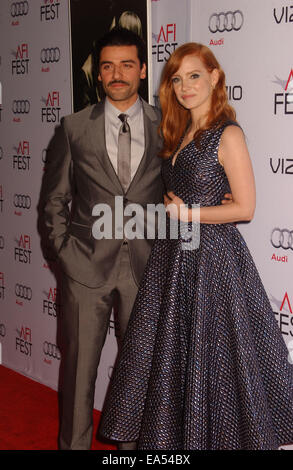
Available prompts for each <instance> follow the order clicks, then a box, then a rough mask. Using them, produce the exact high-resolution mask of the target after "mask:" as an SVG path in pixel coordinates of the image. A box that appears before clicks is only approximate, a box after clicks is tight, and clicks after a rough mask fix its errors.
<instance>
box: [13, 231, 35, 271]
mask: <svg viewBox="0 0 293 470" xmlns="http://www.w3.org/2000/svg"><path fill="white" fill-rule="evenodd" d="M16 242H17V246H16V247H14V261H16V262H18V263H23V264H31V254H32V250H31V237H30V236H29V235H25V234H23V235H21V236H20V239H19V240H16Z"/></svg>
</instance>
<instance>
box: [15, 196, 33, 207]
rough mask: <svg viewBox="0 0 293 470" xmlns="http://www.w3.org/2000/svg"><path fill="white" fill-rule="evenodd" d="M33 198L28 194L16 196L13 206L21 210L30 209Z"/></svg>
mask: <svg viewBox="0 0 293 470" xmlns="http://www.w3.org/2000/svg"><path fill="white" fill-rule="evenodd" d="M31 203H32V201H31V197H30V196H28V195H27V194H14V198H13V204H14V206H15V207H18V208H19V209H29V208H30V207H31Z"/></svg>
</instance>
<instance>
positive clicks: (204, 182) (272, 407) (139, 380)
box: [101, 123, 293, 450]
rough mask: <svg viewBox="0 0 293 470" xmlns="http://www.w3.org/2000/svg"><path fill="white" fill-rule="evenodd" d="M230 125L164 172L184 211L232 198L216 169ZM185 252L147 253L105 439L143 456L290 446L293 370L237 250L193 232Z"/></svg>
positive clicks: (243, 251) (229, 231) (213, 234)
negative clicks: (194, 241)
mask: <svg viewBox="0 0 293 470" xmlns="http://www.w3.org/2000/svg"><path fill="white" fill-rule="evenodd" d="M228 124H233V123H226V125H228ZM226 125H224V126H222V127H220V128H218V129H214V130H210V131H205V133H204V136H203V138H202V141H201V147H200V149H198V148H197V147H196V146H195V143H194V142H193V141H192V142H190V143H189V144H188V145H187V146H186V147H184V148H183V149H182V150H181V151H180V153H179V154H178V156H177V159H176V162H175V164H174V167H173V166H172V161H171V160H172V158H170V159H168V160H166V161H165V162H164V164H163V169H162V172H163V179H164V182H165V185H166V188H167V189H168V190H172V191H173V192H174V193H175V194H176V195H177V196H179V197H180V198H181V199H183V201H184V202H185V203H188V204H192V203H196V204H200V205H201V206H214V205H220V204H221V200H222V199H223V195H224V193H225V192H230V188H229V184H228V180H227V177H226V175H225V172H224V169H223V167H222V166H221V165H220V164H219V163H218V160H217V157H218V147H219V142H220V138H221V135H222V132H223V130H224V128H225V127H226ZM182 243H183V242H182V239H180V238H179V239H177V240H174V239H165V240H163V239H157V240H156V241H155V243H154V246H153V249H152V252H151V255H150V258H149V260H148V263H147V266H146V269H145V272H144V277H143V280H142V282H141V285H140V288H139V292H138V295H137V298H136V301H135V305H134V308H133V312H132V316H131V319H130V322H129V326H128V330H127V333H126V336H125V341H124V346H123V350H122V354H121V357H120V361H119V364H118V366H117V369H116V371H115V373H114V375H113V381H112V387H111V392H110V396H109V399H108V400H107V403H106V406H105V409H104V414H103V418H102V425H101V433H102V434H103V435H104V436H105V437H107V438H110V439H113V440H118V441H138V449H145V450H157V449H158V450H159V449H161V450H178V449H179V450H180V449H182V450H192V449H197V450H209V449H211V450H224V449H244V450H255V449H259V450H268V449H276V448H278V446H279V445H280V444H285V443H292V442H293V366H292V365H291V364H290V362H289V361H288V350H287V347H286V345H285V342H284V340H283V338H282V335H281V333H280V330H279V327H278V324H277V320H276V319H275V316H274V313H273V311H272V309H271V306H270V302H269V300H268V297H267V295H266V293H265V290H264V287H263V285H262V282H261V280H260V278H259V274H258V272H257V269H256V267H255V265H254V262H253V260H252V257H251V255H250V253H249V250H248V248H247V246H246V244H245V241H244V240H243V238H242V236H241V234H240V233H239V231H238V229H237V228H236V227H235V225H234V224H232V223H226V224H218V225H217V224H214V225H211V224H201V226H200V245H199V248H198V249H194V250H183V249H182Z"/></svg>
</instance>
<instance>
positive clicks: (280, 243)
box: [271, 228, 293, 250]
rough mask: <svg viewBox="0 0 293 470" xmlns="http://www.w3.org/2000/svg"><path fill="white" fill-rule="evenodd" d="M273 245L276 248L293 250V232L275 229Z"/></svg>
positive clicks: (272, 236)
mask: <svg viewBox="0 0 293 470" xmlns="http://www.w3.org/2000/svg"><path fill="white" fill-rule="evenodd" d="M271 244H272V245H273V247H275V248H283V250H289V249H290V250H293V230H288V229H286V228H284V229H280V228H274V230H273V231H272V235H271Z"/></svg>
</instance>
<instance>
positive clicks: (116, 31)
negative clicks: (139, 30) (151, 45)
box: [95, 28, 146, 67]
mask: <svg viewBox="0 0 293 470" xmlns="http://www.w3.org/2000/svg"><path fill="white" fill-rule="evenodd" d="M106 46H136V48H137V56H138V58H139V61H140V66H141V67H142V66H143V64H145V63H146V46H145V42H144V40H143V39H142V38H141V37H140V36H138V34H136V33H134V32H133V31H130V30H129V29H126V28H113V29H111V31H109V32H108V33H106V34H105V35H104V36H103V37H101V38H100V39H98V40H97V42H96V47H95V49H96V54H95V56H96V57H95V59H96V64H97V67H99V63H100V55H101V51H102V49H103V48H104V47H106Z"/></svg>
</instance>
